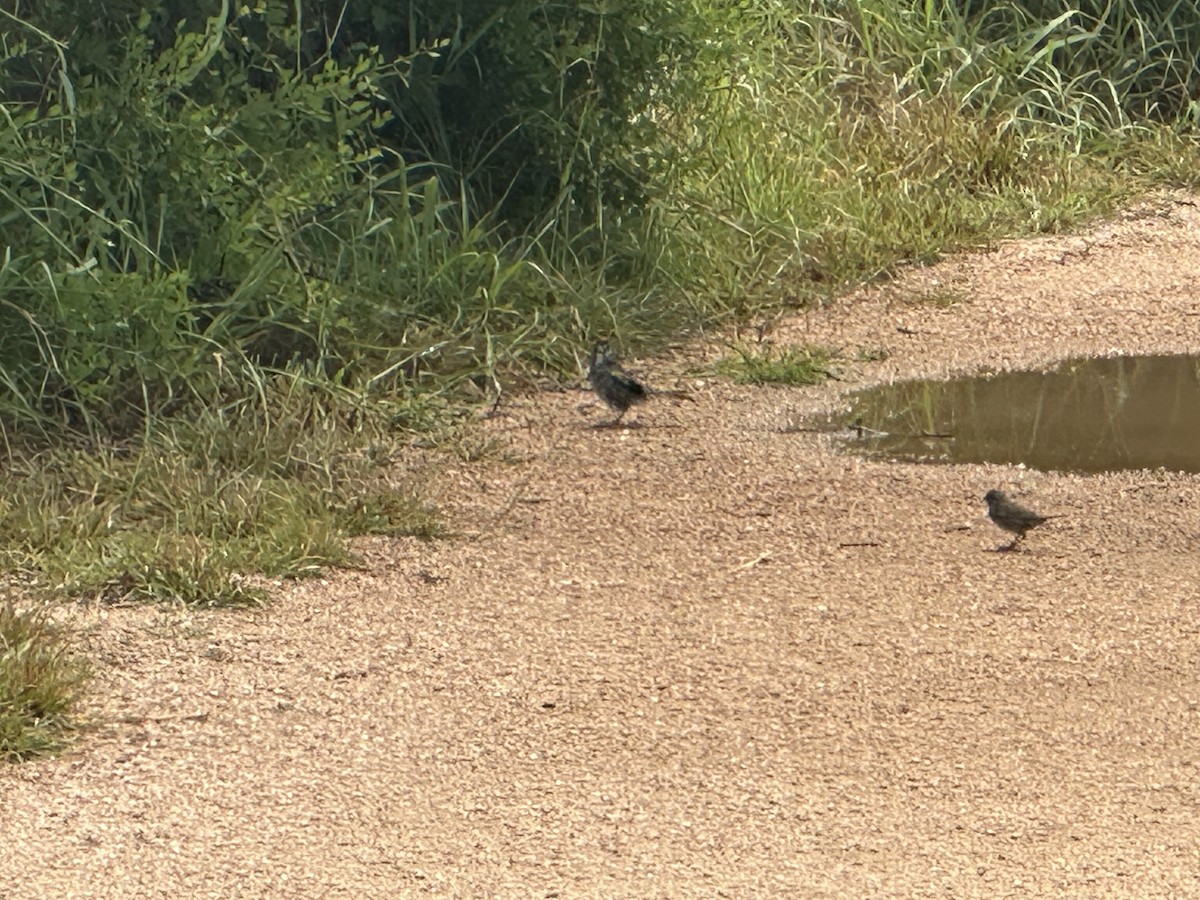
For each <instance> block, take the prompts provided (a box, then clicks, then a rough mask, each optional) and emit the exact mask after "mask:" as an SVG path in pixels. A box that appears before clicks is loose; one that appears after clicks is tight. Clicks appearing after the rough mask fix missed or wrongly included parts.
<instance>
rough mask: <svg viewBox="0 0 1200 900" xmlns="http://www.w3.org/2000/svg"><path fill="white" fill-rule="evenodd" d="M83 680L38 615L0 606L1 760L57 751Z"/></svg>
mask: <svg viewBox="0 0 1200 900" xmlns="http://www.w3.org/2000/svg"><path fill="white" fill-rule="evenodd" d="M86 675H87V668H86V665H85V664H84V662H83V661H82V660H81V659H80V658H79V657H78V656H77V655H75V654H74V653H73V652H72V651H71V650H70V648H69V647H68V645H67V642H66V638H65V635H64V634H63V633H62V631H61V630H60V629H59V628H58V627H56V626H55V625H53V624H52V623H51V622H50V621H49V620H48V619H47V618H46V616H45V615H44V614H43V613H41V612H30V611H24V612H22V611H18V610H17V609H16V608H15V607H14V606H13V604H12V603H11V601H10V602H5V603H4V604H2V605H0V758H2V759H5V760H7V761H10V762H17V761H20V760H25V759H29V758H31V757H34V756H40V755H44V754H47V753H53V752H55V751H57V750H59V749H61V748H62V746H63V744H64V742H65V740H66V738H67V736H68V734H69V733H70V731H71V729H72V722H71V710H72V707H73V704H74V702H75V698H76V695H77V693H78V691H79V689H80V688H81V686H82V683H83V681H84V679H85V678H86Z"/></svg>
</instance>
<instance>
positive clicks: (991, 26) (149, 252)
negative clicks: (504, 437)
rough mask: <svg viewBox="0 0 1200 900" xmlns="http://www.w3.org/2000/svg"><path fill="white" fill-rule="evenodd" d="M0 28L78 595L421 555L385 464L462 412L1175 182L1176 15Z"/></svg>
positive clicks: (245, 14) (40, 565)
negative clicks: (358, 557) (352, 558)
mask: <svg viewBox="0 0 1200 900" xmlns="http://www.w3.org/2000/svg"><path fill="white" fill-rule="evenodd" d="M0 22H3V26H2V27H0V38H2V40H0V103H2V104H3V113H4V118H3V121H2V122H0V172H2V173H3V175H2V177H0V223H2V231H0V237H2V240H0V253H2V256H0V382H2V384H3V388H4V389H3V392H2V393H0V398H2V400H0V425H2V426H3V429H4V431H3V433H4V436H5V439H6V448H7V453H8V456H9V465H8V466H6V468H5V472H4V474H3V475H0V480H2V481H3V485H2V488H3V490H2V493H0V534H2V535H3V536H4V538H5V541H4V555H3V565H4V566H5V567H6V568H7V569H8V570H9V571H16V572H20V573H22V574H23V575H25V576H27V579H26V580H27V581H29V582H31V583H33V584H35V585H38V586H40V587H41V588H51V589H54V590H57V591H64V592H67V593H68V594H74V595H84V596H89V597H101V598H109V599H115V598H129V597H135V598H136V597H146V598H177V599H182V600H184V601H186V602H199V603H245V602H255V601H256V600H257V599H258V597H259V595H258V592H257V589H255V588H254V587H252V586H251V585H250V583H249V582H247V581H246V580H245V578H244V577H243V576H245V575H247V574H252V573H262V574H269V575H299V574H304V573H306V572H310V571H314V570H316V569H318V568H319V567H320V566H322V565H328V564H335V563H337V562H339V561H341V560H344V559H345V558H346V557H347V552H348V551H347V549H346V545H345V540H346V538H347V537H348V536H349V535H353V534H357V533H363V532H384V533H389V534H415V535H421V536H432V535H436V534H437V533H438V532H439V531H440V525H439V524H438V520H437V516H436V512H435V511H432V510H430V509H429V508H427V507H426V506H425V505H424V504H422V502H421V500H420V497H419V491H417V489H416V488H415V487H414V486H412V485H395V484H392V483H391V482H390V481H389V477H390V476H389V472H390V471H392V470H390V469H389V468H388V467H387V466H386V465H384V464H386V463H388V462H390V461H392V460H393V459H394V458H395V455H396V453H397V451H398V449H400V448H402V447H404V446H405V442H406V440H410V439H411V435H412V434H413V433H414V432H418V431H422V432H432V434H433V437H432V438H426V440H434V441H437V442H440V443H443V444H447V443H449V444H452V445H453V446H455V447H456V448H457V449H458V450H459V451H460V452H461V453H463V454H464V455H467V456H471V455H475V454H477V453H479V452H485V451H486V448H485V447H482V446H480V445H478V444H477V443H475V442H473V438H472V437H471V435H470V433H469V431H464V430H463V428H462V427H459V426H458V425H457V424H456V423H457V422H458V421H459V420H458V418H457V415H458V412H457V411H460V410H461V409H463V408H464V406H466V405H469V404H471V403H479V402H483V401H485V400H487V399H489V398H492V397H494V396H495V395H496V393H497V392H498V391H500V390H501V389H502V388H503V387H505V386H513V385H519V384H521V383H522V382H524V381H528V380H529V379H530V378H532V377H535V376H541V375H545V374H552V375H553V374H558V375H563V374H565V373H571V372H573V371H575V367H576V365H577V362H576V360H577V354H578V351H579V349H580V348H581V347H582V346H584V345H586V344H587V343H588V342H590V341H591V340H593V339H594V338H595V337H596V336H598V335H601V334H604V335H611V336H613V337H614V338H615V340H616V341H617V342H618V343H620V344H623V345H625V346H629V345H631V344H640V345H646V344H652V343H654V342H656V341H662V340H665V339H668V338H670V337H671V336H672V335H678V334H681V333H683V332H684V331H686V330H687V329H690V328H695V327H699V326H702V325H705V324H707V323H713V322H720V321H724V320H728V319H729V318H730V317H732V316H743V317H744V316H751V315H753V316H761V317H764V318H769V317H770V316H771V315H772V314H774V313H775V312H777V311H779V310H782V309H786V308H788V307H795V306H798V305H803V304H806V303H810V302H812V301H814V300H817V299H824V298H827V297H831V296H833V295H836V294H837V293H838V292H839V291H840V290H842V289H843V288H844V287H845V286H847V285H852V284H855V283H858V282H861V281H863V280H864V279H869V278H873V277H877V276H879V275H881V274H884V273H886V272H887V271H888V270H889V269H891V268H892V267H894V266H896V265H897V264H900V263H903V262H905V261H923V260H929V259H931V258H933V257H934V256H935V255H936V254H938V253H939V252H941V251H943V250H945V249H947V248H950V247H954V246H960V245H964V244H975V243H979V242H981V241H986V240H988V239H989V238H991V237H993V236H996V235H999V234H1011V233H1020V232H1033V231H1045V230H1053V229H1058V228H1062V227H1067V226H1070V225H1072V224H1074V223H1077V222H1079V221H1081V220H1082V219H1083V218H1085V217H1087V216H1090V215H1094V214H1096V213H1097V212H1100V211H1103V210H1105V209H1108V208H1110V207H1111V206H1112V205H1113V204H1114V203H1116V202H1118V201H1120V200H1122V199H1124V198H1126V197H1128V196H1130V194H1131V192H1133V191H1136V190H1140V189H1143V188H1145V187H1146V186H1148V185H1150V184H1152V183H1153V182H1154V181H1156V180H1157V181H1160V182H1161V181H1180V182H1182V181H1187V180H1189V179H1191V178H1193V177H1194V176H1193V175H1192V174H1191V173H1192V172H1193V171H1194V170H1195V161H1196V154H1195V150H1194V147H1193V143H1192V140H1191V132H1192V127H1193V124H1194V119H1195V117H1196V115H1197V110H1196V107H1195V105H1194V103H1193V101H1192V99H1191V98H1193V97H1195V96H1196V95H1197V88H1198V87H1200V85H1198V83H1197V82H1198V78H1200V75H1198V72H1197V63H1196V61H1197V59H1198V57H1200V12H1197V11H1196V10H1195V9H1194V8H1192V7H1190V6H1188V5H1187V4H1178V3H1165V2H1149V3H1148V2H1139V3H1134V2H1132V0H1106V2H1101V0H1087V2H1083V3H1078V4H1071V5H1068V4H1067V3H1066V2H1065V0H1014V2H1010V3H1002V4H997V3H981V2H971V0H959V2H932V0H929V2H925V0H921V2H917V0H911V2H899V3H897V2H884V0H807V2H787V0H740V2H737V3H728V2H718V0H614V2H603V3H596V4H553V3H548V2H545V0H503V2H497V0H409V2H403V3H395V2H388V3H385V2H378V0H376V2H367V0H364V2H358V3H349V2H347V3H345V4H342V3H330V2H324V0H299V2H296V3H282V2H277V0H257V2H250V3H244V4H231V3H229V2H228V0H208V2H203V3H199V4H196V3H189V4H184V3H181V2H179V0H158V2H154V0H136V2H135V0H83V2H74V0H70V2H69V0H39V2H38V3H36V4H32V3H31V4H22V3H19V2H16V3H13V2H11V0H10V3H9V4H8V5H6V6H5V7H4V8H0ZM406 435H407V436H409V437H408V438H406ZM14 621H16V620H14ZM17 649H18V644H17V639H16V638H15V637H12V636H6V635H0V653H7V654H11V653H14V652H17ZM5 671H6V670H5V669H4V668H3V667H0V708H8V706H9V705H11V701H10V700H9V699H6V698H7V697H9V696H11V695H12V694H13V692H15V691H19V690H22V688H21V686H20V685H19V684H16V683H15V682H14V683H8V684H6V683H5V682H4V680H3V675H2V673H4V672H5ZM39 740H40V739H39ZM7 746H8V747H9V748H10V749H9V751H8V752H13V751H12V750H11V748H12V747H13V746H16V744H13V743H12V742H11V741H10V743H9V744H8V745H7ZM38 746H39V747H40V746H41V744H40V743H39V745H38Z"/></svg>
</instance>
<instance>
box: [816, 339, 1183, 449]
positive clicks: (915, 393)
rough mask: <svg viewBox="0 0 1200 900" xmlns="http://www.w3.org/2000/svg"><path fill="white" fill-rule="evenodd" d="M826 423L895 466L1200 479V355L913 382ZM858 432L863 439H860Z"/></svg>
mask: <svg viewBox="0 0 1200 900" xmlns="http://www.w3.org/2000/svg"><path fill="white" fill-rule="evenodd" d="M850 404H851V407H850V412H849V413H848V414H847V413H845V412H843V413H840V414H839V415H837V416H835V417H831V419H830V420H829V421H830V422H831V423H833V422H836V424H837V425H838V426H839V427H844V426H845V423H847V422H855V421H856V420H857V421H858V422H859V424H860V425H861V426H862V428H861V429H858V430H857V431H856V433H855V436H854V437H851V438H849V439H848V440H847V441H846V444H845V446H846V447H847V448H849V449H851V450H853V451H854V452H857V453H865V454H868V455H871V456H882V457H885V458H888V459H898V460H913V461H918V462H947V463H981V462H989V463H1024V464H1025V465H1027V466H1030V467H1031V468H1035V469H1041V470H1044V471H1050V470H1061V471H1070V472H1108V471H1113V470H1116V469H1153V468H1158V467H1160V466H1161V467H1162V468H1165V469H1171V470H1174V471H1180V472H1200V357H1197V356H1139V357H1129V356H1124V357H1113V358H1110V359H1081V360H1069V361H1067V362H1064V363H1062V364H1061V365H1060V366H1058V367H1057V368H1055V369H1050V370H1046V371H1037V372H1004V373H1001V374H997V375H978V376H972V377H969V378H955V379H951V380H948V381H908V382H900V383H897V384H892V385H886V386H883V387H878V388H872V389H870V390H867V391H860V392H858V393H855V394H852V395H851V396H850ZM859 433H861V436H859Z"/></svg>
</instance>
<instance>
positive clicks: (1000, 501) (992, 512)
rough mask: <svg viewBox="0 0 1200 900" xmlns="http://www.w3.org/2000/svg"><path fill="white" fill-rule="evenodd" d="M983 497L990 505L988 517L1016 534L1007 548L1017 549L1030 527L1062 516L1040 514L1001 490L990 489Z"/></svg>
mask: <svg viewBox="0 0 1200 900" xmlns="http://www.w3.org/2000/svg"><path fill="white" fill-rule="evenodd" d="M983 499H984V501H986V502H987V505H988V518H989V519H991V520H992V521H993V522H995V523H996V525H998V526H999V527H1000V528H1003V529H1004V530H1005V531H1007V532H1009V533H1010V534H1015V535H1016V537H1015V538H1013V541H1012V543H1011V544H1009V545H1007V546H1006V547H1004V549H1005V550H1016V549H1017V546H1018V545H1019V544H1020V543H1021V539H1022V538H1024V537H1025V532H1027V531H1029V530H1030V529H1033V528H1037V527H1038V526H1039V525H1041V524H1042V523H1044V522H1048V521H1049V520H1050V519H1058V518H1061V517H1060V516H1039V515H1038V514H1037V513H1035V512H1034V511H1033V510H1032V509H1027V508H1026V507H1024V506H1022V505H1021V504H1020V503H1017V502H1016V501H1015V500H1011V499H1009V497H1008V495H1007V494H1005V493H1004V492H1003V491H999V490H990V491H988V492H987V493H986V494H985V495H984V497H983Z"/></svg>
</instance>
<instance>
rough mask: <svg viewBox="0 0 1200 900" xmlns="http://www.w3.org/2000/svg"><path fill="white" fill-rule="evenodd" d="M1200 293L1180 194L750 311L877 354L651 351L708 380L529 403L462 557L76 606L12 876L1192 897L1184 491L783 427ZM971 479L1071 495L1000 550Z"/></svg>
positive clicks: (383, 559) (147, 886)
mask: <svg viewBox="0 0 1200 900" xmlns="http://www.w3.org/2000/svg"><path fill="white" fill-rule="evenodd" d="M922 298H924V299H922ZM947 299H951V300H954V301H955V302H952V303H949V304H947V303H946V302H945V301H946V300H947ZM1198 316H1200V212H1198V211H1197V207H1196V205H1195V204H1194V203H1193V202H1192V201H1191V200H1190V199H1188V198H1173V199H1166V200H1163V201H1161V202H1159V203H1157V204H1156V205H1153V206H1147V207H1143V208H1140V209H1139V210H1137V211H1134V212H1131V213H1129V214H1127V215H1126V216H1125V217H1123V218H1121V219H1119V220H1117V221H1114V222H1111V223H1107V224H1104V225H1102V226H1099V227H1097V228H1096V229H1095V231H1093V232H1092V233H1090V234H1087V235H1084V236H1073V237H1065V238H1053V239H1038V240H1033V241H1022V242H1013V243H1008V244H1004V245H1002V246H1000V247H998V248H996V249H995V250H994V251H991V252H987V253H979V254H974V255H969V256H965V257H960V258H956V259H953V260H950V261H947V262H945V263H943V264H941V265H938V266H936V267H934V268H931V269H922V270H913V271H911V272H908V273H905V274H904V275H903V276H902V277H901V278H899V279H898V280H897V281H895V282H894V283H892V284H890V285H887V286H885V287H883V288H880V289H878V290H873V291H868V292H864V293H863V294H861V295H859V296H856V297H854V298H850V299H847V300H845V301H841V302H839V303H838V304H836V305H835V306H832V307H830V308H827V309H824V310H820V311H815V312H812V313H809V314H807V315H804V316H801V317H799V318H796V319H794V320H790V321H788V322H786V323H783V324H782V325H781V326H780V327H779V328H778V329H777V330H776V331H775V332H774V335H773V337H774V339H775V340H777V341H778V342H780V343H789V342H796V343H800V342H804V343H824V344H832V345H836V346H842V347H846V348H848V352H849V351H852V350H854V349H858V348H864V349H877V348H885V349H886V350H887V351H889V353H890V356H889V357H888V358H887V359H886V360H885V361H883V362H872V363H854V364H849V365H848V366H847V368H846V370H845V371H844V373H843V376H844V378H845V380H844V381H842V382H840V383H831V384H828V385H824V386H819V387H813V388H804V389H784V388H757V389H755V388H739V387H734V386H731V385H729V384H725V383H721V382H697V381H696V380H695V379H687V378H684V377H683V376H682V375H681V374H680V373H682V372H684V371H685V370H686V368H687V365H688V364H689V363H692V362H694V361H695V360H686V359H660V360H640V361H637V365H636V366H635V367H634V368H636V369H637V370H639V371H640V372H641V373H643V374H644V375H645V376H646V378H647V380H648V381H650V382H651V383H652V384H656V385H658V386H659V387H674V386H676V385H679V386H687V387H688V388H689V389H690V390H691V392H692V394H693V397H694V399H695V400H696V403H680V402H678V401H673V400H666V399H660V400H658V401H655V402H652V403H650V404H648V405H647V406H645V407H642V408H641V409H640V410H639V417H638V418H639V421H640V423H641V427H637V428H630V429H612V430H594V429H591V428H588V427H586V426H587V424H588V423H590V422H593V421H596V420H597V419H598V418H599V417H600V416H601V412H600V411H599V410H595V409H591V410H584V411H580V410H579V409H578V408H577V404H578V403H579V402H580V400H581V399H583V395H581V394H578V393H575V392H570V391H568V392H564V393H560V394H547V395H543V396H538V397H531V398H527V399H523V400H519V401H514V402H513V403H512V404H511V405H510V406H509V407H508V408H507V414H506V415H504V416H502V417H499V418H497V419H495V420H493V421H491V422H489V423H488V424H487V426H486V427H487V428H488V429H489V430H491V431H492V432H493V433H494V435H495V436H496V437H497V438H499V439H501V440H502V441H503V442H505V443H506V444H507V445H508V446H509V447H510V448H511V450H512V453H513V457H514V459H513V460H512V461H506V462H501V461H492V462H486V463H474V464H466V465H460V466H450V465H440V466H438V467H437V469H436V477H434V478H433V490H434V493H435V496H436V498H437V499H438V500H440V502H442V503H443V504H444V505H445V506H446V508H447V509H449V510H450V511H451V514H452V515H453V517H454V518H455V520H456V522H457V523H458V527H459V537H458V538H457V539H455V540H452V541H444V542H439V543H433V544H425V543H420V542H417V541H375V542H369V543H365V544H364V545H363V553H364V555H365V557H366V559H367V562H368V566H367V570H366V571H354V572H338V573H333V574H331V575H330V576H329V577H328V578H326V579H324V580H319V581H309V582H301V583H296V584H289V585H286V586H284V587H283V588H282V589H281V590H280V591H279V592H278V597H277V600H276V602H274V604H273V605H272V606H270V607H269V608H268V609H266V610H263V611H261V612H257V613H244V612H197V611H189V610H183V609H159V608H138V609H120V608H88V609H80V610H77V611H74V612H73V613H72V615H73V617H74V618H75V619H76V620H77V621H78V624H79V626H80V627H81V628H82V629H83V630H84V634H85V640H86V643H87V646H88V648H89V650H90V652H91V653H92V655H93V658H94V659H95V663H96V670H97V677H96V679H95V681H94V683H93V698H92V702H93V704H94V705H95V708H94V710H93V712H94V714H95V715H96V716H97V718H98V720H99V721H100V724H99V726H98V728H97V729H96V731H95V732H94V733H92V734H90V735H88V736H87V737H86V738H85V739H84V740H83V741H82V742H81V743H80V745H79V746H78V747H77V748H76V749H75V750H74V751H73V752H71V753H69V754H67V755H65V756H64V757H62V758H59V759H54V760H45V761H40V762H36V763H32V764H28V765H23V766H14V767H8V768H6V769H3V770H0V779H2V783H0V845H2V846H3V847H4V848H5V852H4V853H3V854H0V897H4V898H8V900H17V898H46V897H64V898H65V897H104V898H108V897H112V898H123V900H124V898H143V897H145V898H149V897H222V898H228V897H285V898H291V897H297V898H309V897H314V898H315V897H321V898H335V897H337V898H340V897H346V898H366V897H380V898H386V897H401V896H425V895H429V896H447V897H486V896H495V897H533V896H537V897H663V898H668V897H669V898H680V897H693V896H704V897H746V898H752V897H769V896H778V897H893V896H910V897H927V896H939V897H989V898H997V897H1009V896H1014V897H1016V896H1020V897H1038V896H1078V897H1096V896H1101V895H1117V896H1168V895H1172V896H1180V895H1190V894H1194V893H1197V892H1200V773H1198V772H1197V766H1200V705H1198V704H1200V681H1198V679H1197V677H1196V672H1197V671H1198V670H1200V603H1198V602H1197V599H1198V593H1200V592H1198V590H1197V585H1198V583H1200V548H1198V546H1197V535H1198V534H1200V503H1198V499H1200V479H1198V478H1197V477H1194V476H1182V475H1174V474H1169V473H1163V472H1136V473H1120V474H1113V475H1105V476H1090V477H1083V476H1074V475H1065V474H1049V473H1041V472H1032V471H1026V470H1023V469H1019V468H1001V467H985V466H961V467H950V466H945V467H937V466H930V467H920V466H915V465H896V464H886V463H877V462H866V461H862V460H859V459H856V458H853V457H849V456H845V455H841V454H840V453H838V452H836V451H835V450H834V448H833V447H832V446H831V445H830V443H829V440H828V438H827V437H826V436H824V435H820V434H816V433H813V432H806V431H795V430H793V428H792V427H791V426H793V425H794V424H795V423H796V422H797V421H799V420H800V418H801V417H802V416H803V415H804V414H807V413H811V412H817V411H821V410H827V409H831V408H834V407H836V405H837V404H838V402H839V398H840V396H841V392H842V391H843V390H847V389H851V388H853V387H858V386H861V385H864V384H868V383H874V382H879V381H882V380H887V379H891V378H901V377H911V376H915V375H920V376H929V375H939V374H942V373H950V372H955V373H958V372H969V371H974V370H977V369H979V368H982V367H991V368H1006V367H1027V366H1034V365H1038V364H1041V363H1045V362H1047V361H1050V360H1055V359H1059V358H1062V357H1064V356H1068V355H1096V354H1107V353H1110V352H1149V351H1171V352H1186V351H1190V350H1194V349H1195V348H1196V344H1197V340H1198V339H1197V334H1196V332H1197V327H1198V326H1200V318H1197V317H1198ZM1198 452H1200V448H1198ZM992 487H1001V488H1003V489H1005V490H1008V491H1010V492H1012V493H1014V495H1017V496H1019V497H1020V498H1021V499H1022V500H1023V501H1026V502H1029V503H1030V504H1031V505H1033V506H1035V507H1036V508H1038V509H1039V510H1041V511H1043V512H1055V513H1063V514H1065V517H1064V518H1062V519H1056V520H1054V521H1053V522H1050V523H1048V524H1047V525H1046V526H1044V527H1043V528H1040V529H1038V530H1037V531H1036V532H1033V533H1032V534H1031V535H1030V536H1029V539H1028V541H1027V548H1028V549H1027V550H1026V551H1025V552H1022V553H1009V554H1001V553H994V552H990V551H992V550H993V549H994V548H995V547H997V546H998V545H1000V544H1002V543H1004V542H1005V540H1006V536H1005V535H1003V534H1002V533H1001V532H999V531H998V530H997V529H996V528H995V527H994V526H992V525H991V524H990V523H988V522H987V521H986V519H984V518H983V515H984V512H985V507H984V504H983V502H982V499H981V498H982V496H983V494H984V492H985V491H986V490H988V489H989V488H992Z"/></svg>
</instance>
